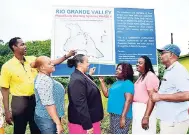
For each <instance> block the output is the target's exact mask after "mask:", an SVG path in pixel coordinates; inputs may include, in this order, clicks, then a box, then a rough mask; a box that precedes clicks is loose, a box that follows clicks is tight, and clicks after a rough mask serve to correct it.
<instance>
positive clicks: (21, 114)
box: [11, 95, 40, 134]
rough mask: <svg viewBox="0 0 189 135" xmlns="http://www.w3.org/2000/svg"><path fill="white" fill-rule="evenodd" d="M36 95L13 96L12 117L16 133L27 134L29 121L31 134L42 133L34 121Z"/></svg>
mask: <svg viewBox="0 0 189 135" xmlns="http://www.w3.org/2000/svg"><path fill="white" fill-rule="evenodd" d="M35 105H36V103H35V96H34V95H32V96H12V103H11V108H12V117H13V122H14V134H25V132H26V126H27V124H28V122H29V127H30V132H31V134H40V130H39V129H38V127H37V125H36V124H35V121H34V113H35Z"/></svg>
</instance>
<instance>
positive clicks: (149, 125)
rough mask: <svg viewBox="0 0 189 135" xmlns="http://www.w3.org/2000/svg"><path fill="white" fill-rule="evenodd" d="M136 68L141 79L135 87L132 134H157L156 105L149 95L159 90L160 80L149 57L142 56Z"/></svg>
mask: <svg viewBox="0 0 189 135" xmlns="http://www.w3.org/2000/svg"><path fill="white" fill-rule="evenodd" d="M136 67H137V71H138V72H139V78H138V80H137V81H136V82H135V85H134V86H135V91H134V98H133V123H132V133H133V134H135V133H140V134H148V133H150V134H156V117H155V112H154V103H153V102H152V101H151V99H150V98H149V95H150V94H151V93H152V92H153V91H157V90H158V87H159V79H158V77H157V76H156V75H155V73H154V69H153V67H152V63H151V60H150V59H149V58H148V57H147V56H141V57H140V58H139V59H138V62H137V65H136Z"/></svg>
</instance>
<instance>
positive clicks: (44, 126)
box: [34, 114, 57, 134]
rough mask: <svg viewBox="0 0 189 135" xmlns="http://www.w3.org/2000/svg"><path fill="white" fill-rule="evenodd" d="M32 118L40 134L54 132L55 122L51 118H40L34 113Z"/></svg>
mask: <svg viewBox="0 0 189 135" xmlns="http://www.w3.org/2000/svg"><path fill="white" fill-rule="evenodd" d="M34 120H35V123H36V124H37V126H38V128H39V130H40V131H41V134H56V131H57V130H56V124H55V123H54V121H53V120H52V119H48V118H42V117H39V116H37V115H36V114H35V116H34Z"/></svg>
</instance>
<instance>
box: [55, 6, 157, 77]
mask: <svg viewBox="0 0 189 135" xmlns="http://www.w3.org/2000/svg"><path fill="white" fill-rule="evenodd" d="M53 18H54V23H53V37H52V45H51V57H52V59H56V58H59V57H62V56H63V55H64V54H65V53H67V52H69V51H70V50H72V49H74V50H76V51H77V54H80V53H82V54H85V55H87V56H88V57H89V61H90V63H91V65H90V66H91V67H96V72H95V75H114V74H115V68H116V65H117V64H118V63H120V62H127V63H130V64H132V65H133V67H135V65H136V62H137V59H138V58H139V57H140V56H142V55H146V56H148V57H149V58H150V59H151V61H152V64H153V65H154V66H155V69H156V68H157V56H156V38H155V19H154V10H153V9H137V8H102V7H54V10H53ZM73 70H74V69H70V68H68V67H67V65H66V62H65V63H62V64H60V65H57V66H56V71H55V72H54V73H53V74H52V75H53V76H69V75H70V74H71V73H72V72H73Z"/></svg>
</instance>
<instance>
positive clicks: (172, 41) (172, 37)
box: [171, 33, 173, 44]
mask: <svg viewBox="0 0 189 135" xmlns="http://www.w3.org/2000/svg"><path fill="white" fill-rule="evenodd" d="M171 44H173V33H171Z"/></svg>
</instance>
